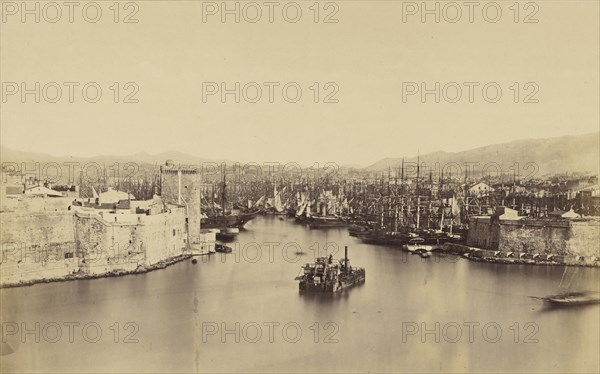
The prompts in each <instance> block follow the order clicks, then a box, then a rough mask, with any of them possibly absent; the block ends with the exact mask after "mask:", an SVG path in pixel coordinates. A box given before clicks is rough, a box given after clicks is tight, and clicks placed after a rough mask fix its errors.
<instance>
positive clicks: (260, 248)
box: [0, 217, 600, 373]
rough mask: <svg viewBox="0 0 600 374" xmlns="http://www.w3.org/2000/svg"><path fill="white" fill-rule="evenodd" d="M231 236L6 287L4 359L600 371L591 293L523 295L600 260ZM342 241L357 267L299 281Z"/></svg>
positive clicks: (588, 281)
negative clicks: (312, 289)
mask: <svg viewBox="0 0 600 374" xmlns="http://www.w3.org/2000/svg"><path fill="white" fill-rule="evenodd" d="M229 245H230V246H231V247H232V248H233V249H234V250H233V253H229V254H215V255H212V256H204V257H199V258H197V260H198V261H197V263H196V264H194V263H192V261H191V260H186V261H183V262H180V263H177V264H175V265H172V266H170V267H168V268H166V269H162V270H157V271H153V272H149V273H146V274H139V275H128V276H122V277H114V278H102V279H94V280H79V281H69V282H59V283H48V284H37V285H34V286H29V287H21V288H10V289H3V290H0V292H1V306H0V307H1V312H2V313H1V315H2V327H3V331H2V339H3V341H2V356H0V366H1V369H2V371H4V372H12V371H17V370H18V371H24V372H38V371H47V372H64V373H84V372H109V371H117V372H163V371H165V372H284V371H293V372H345V373H347V372H367V371H369V372H410V373H414V372H469V371H470V372H494V373H498V372H556V373H561V372H598V371H600V362H599V358H598V352H599V351H600V343H599V342H600V336H599V331H600V326H599V323H600V322H599V321H600V305H590V306H578V307H567V308H548V307H546V306H544V305H543V304H542V302H541V301H540V300H538V299H535V298H531V297H530V296H545V295H549V294H555V293H559V292H565V291H567V290H572V291H576V290H591V291H596V292H598V291H600V290H599V283H600V269H597V268H569V269H567V270H566V271H565V268H564V267H561V266H530V265H501V264H490V263H479V262H471V261H468V260H466V259H464V258H460V257H456V256H453V255H446V256H442V255H437V254H436V255H434V256H432V257H430V258H421V257H419V256H417V255H410V254H408V253H406V252H403V251H401V250H400V249H399V248H391V247H384V246H376V245H368V244H363V243H361V242H360V240H358V239H357V238H354V237H351V236H349V235H348V233H347V230H346V229H343V228H331V229H326V230H310V229H308V228H307V227H305V226H302V225H297V224H295V223H294V222H293V220H292V219H289V218H278V217H258V218H256V219H254V220H253V221H251V222H249V223H248V224H247V225H246V230H244V231H242V232H240V234H239V235H238V237H237V239H236V241H235V242H233V243H230V244H229ZM346 245H347V246H348V247H349V258H350V261H351V265H352V266H360V267H364V268H366V282H365V283H364V284H361V285H358V286H355V287H353V288H349V289H345V290H343V291H342V292H340V293H336V294H333V295H331V294H301V293H299V292H298V282H297V281H296V280H295V279H294V278H295V277H296V276H297V275H298V273H299V271H300V270H301V269H300V267H301V266H302V265H303V264H305V263H309V262H314V259H315V257H316V256H326V255H329V254H332V255H333V257H334V258H341V257H343V254H344V246H346Z"/></svg>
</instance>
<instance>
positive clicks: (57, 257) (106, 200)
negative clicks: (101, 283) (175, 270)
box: [0, 161, 215, 287]
mask: <svg viewBox="0 0 600 374" xmlns="http://www.w3.org/2000/svg"><path fill="white" fill-rule="evenodd" d="M160 172H161V175H160V181H161V195H160V196H159V195H154V197H153V198H152V199H151V200H146V201H137V200H135V197H133V196H131V195H130V194H128V193H126V192H122V191H114V190H109V191H107V192H105V193H101V194H99V196H98V197H97V198H95V199H82V198H74V197H73V196H61V194H55V193H54V192H52V190H51V189H48V188H45V187H40V186H37V187H35V186H34V187H31V188H29V189H28V188H18V185H15V183H13V185H10V181H8V182H9V183H3V185H2V186H1V187H2V188H1V189H0V190H1V192H0V193H1V195H0V200H1V208H0V238H1V240H2V249H1V254H0V286H2V287H5V286H18V285H25V284H31V283H36V282H44V281H53V280H64V279H78V278H93V277H101V276H111V275H120V274H127V273H136V272H145V271H148V270H152V269H154V268H160V267H165V266H167V265H168V264H171V263H174V262H176V261H179V260H182V259H185V258H188V257H189V256H192V255H199V254H207V253H210V252H211V251H213V250H214V242H215V234H214V233H213V232H211V231H206V230H204V231H202V230H201V228H200V214H201V209H200V204H199V202H200V185H201V174H200V173H199V172H197V171H196V170H194V169H190V168H184V167H178V166H175V165H174V164H173V163H172V162H170V161H168V162H167V163H166V164H165V165H163V166H161V168H160ZM3 181H7V179H6V178H3ZM31 191H35V192H31ZM92 200H93V201H92Z"/></svg>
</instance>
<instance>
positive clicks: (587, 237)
mask: <svg viewBox="0 0 600 374" xmlns="http://www.w3.org/2000/svg"><path fill="white" fill-rule="evenodd" d="M467 245H469V246H473V247H477V248H482V249H488V250H493V251H501V252H519V253H528V254H536V253H537V254H540V255H542V254H543V255H558V256H583V257H600V219H526V218H523V219H517V220H502V219H500V220H497V219H496V220H494V219H493V218H491V217H476V218H474V219H472V220H471V222H470V223H469V234H468V236H467Z"/></svg>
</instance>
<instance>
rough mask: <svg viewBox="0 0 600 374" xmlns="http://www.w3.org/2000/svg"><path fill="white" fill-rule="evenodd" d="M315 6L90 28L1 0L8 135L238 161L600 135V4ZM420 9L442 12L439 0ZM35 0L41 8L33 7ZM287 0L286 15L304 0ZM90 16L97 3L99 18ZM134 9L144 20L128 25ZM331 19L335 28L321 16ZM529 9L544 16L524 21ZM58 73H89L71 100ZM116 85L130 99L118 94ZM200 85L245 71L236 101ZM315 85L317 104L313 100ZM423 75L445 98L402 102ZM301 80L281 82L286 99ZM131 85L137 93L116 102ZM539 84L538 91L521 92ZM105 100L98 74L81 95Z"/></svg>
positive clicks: (142, 11)
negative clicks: (28, 12)
mask: <svg viewBox="0 0 600 374" xmlns="http://www.w3.org/2000/svg"><path fill="white" fill-rule="evenodd" d="M313 3H314V2H313V1H297V2H296V3H295V4H298V6H299V8H300V9H301V10H302V15H301V17H300V20H299V21H298V22H296V23H292V22H288V21H286V20H285V19H284V18H283V15H282V9H283V7H284V5H286V2H276V4H277V6H275V7H274V12H273V17H274V19H273V23H270V22H269V14H268V13H269V8H268V7H267V6H264V5H261V4H263V2H262V1H260V2H257V3H254V4H259V6H260V7H261V11H262V16H261V17H260V19H258V22H256V23H250V22H247V21H246V20H245V19H244V16H246V18H248V19H251V18H254V17H255V16H256V8H255V7H254V5H251V6H247V5H246V3H245V2H239V6H240V13H241V14H240V22H239V23H236V22H235V20H234V15H229V16H227V18H226V22H225V23H222V22H221V13H219V10H220V9H215V6H216V7H219V8H220V7H221V1H219V2H216V3H208V2H201V1H175V2H167V1H138V2H132V3H131V5H129V6H128V7H127V8H125V6H124V4H125V3H123V2H122V3H121V7H120V9H119V10H120V11H119V14H118V21H119V22H118V23H115V22H114V17H115V16H117V15H116V12H115V9H114V8H113V9H111V8H110V7H111V6H113V1H98V2H97V4H99V5H100V8H101V10H102V15H101V17H100V19H99V21H98V22H96V23H91V22H87V21H86V20H85V19H84V18H83V16H82V10H83V9H82V8H83V6H84V5H86V4H87V3H86V2H80V3H79V4H80V6H78V7H76V8H75V9H74V12H73V22H72V23H71V22H69V14H68V13H69V9H68V8H67V7H65V6H62V9H61V11H62V15H61V17H60V19H58V21H57V22H55V23H50V22H47V20H52V19H53V18H57V13H56V9H53V8H51V7H47V8H44V5H45V4H46V3H45V2H40V3H39V4H40V22H39V23H36V22H35V19H34V17H35V14H32V15H26V17H27V18H26V22H25V23H23V22H22V19H21V16H22V15H23V14H22V13H23V12H22V11H23V9H20V8H21V2H16V3H13V2H3V4H2V6H3V12H2V16H3V19H2V23H1V24H0V27H1V33H0V35H1V36H0V42H1V47H0V48H1V57H0V63H1V77H0V78H1V80H2V83H3V87H2V88H3V91H2V94H3V100H4V101H5V102H2V104H1V105H2V110H1V135H2V139H1V142H2V144H3V145H6V146H8V147H11V148H15V149H20V150H26V151H38V152H45V153H50V154H54V155H79V156H91V155H97V154H131V153H136V152H149V153H158V152H163V151H168V150H178V151H182V152H187V153H190V154H193V155H198V156H203V157H207V158H227V159H232V160H240V161H243V162H250V161H253V162H265V161H296V162H300V163H303V164H310V163H312V162H315V161H319V162H320V161H336V162H339V163H342V164H362V165H367V164H371V163H373V162H375V161H377V160H379V159H381V158H383V157H399V156H402V155H407V156H411V155H415V154H416V153H417V150H420V152H421V153H426V152H430V151H436V150H446V151H458V150H464V149H469V148H474V147H477V146H482V145H487V144H492V143H502V142H506V141H510V140H514V139H521V138H539V137H553V136H560V135H566V134H577V133H586V132H592V131H598V128H599V123H600V118H599V108H598V106H599V104H598V103H599V100H600V96H599V85H600V83H599V71H600V64H599V49H600V47H599V34H600V32H599V27H598V22H599V5H598V4H599V2H598V1H573V0H569V1H554V0H552V1H537V2H533V3H532V2H529V3H530V4H533V5H528V6H527V7H526V6H525V4H526V3H527V2H520V7H519V13H518V15H517V14H516V12H515V11H516V9H515V8H512V9H511V8H510V7H511V6H513V3H514V1H499V2H497V3H498V4H500V8H501V11H502V14H501V15H500V16H499V20H498V21H497V22H495V23H493V22H491V21H492V20H493V19H494V18H495V17H496V14H495V12H496V9H495V8H494V6H492V5H487V8H486V12H487V13H486V16H487V18H488V20H486V19H485V18H484V17H483V14H482V12H483V7H484V6H485V5H486V4H488V3H489V2H479V6H477V7H475V8H474V11H473V22H472V23H471V22H469V14H468V13H469V8H467V7H465V6H461V9H460V10H461V12H462V16H461V18H460V19H459V20H458V22H456V23H450V22H448V21H447V20H450V19H451V18H455V17H456V15H457V13H456V9H455V8H451V7H446V8H444V5H445V3H444V2H440V3H438V4H439V6H440V22H439V23H436V22H435V20H434V15H428V16H427V18H426V22H425V23H423V22H421V13H420V12H419V11H420V10H421V9H415V7H414V6H413V5H416V6H417V7H420V4H421V1H419V2H415V3H411V2H401V1H372V0H369V1H336V2H331V4H330V5H329V6H328V7H327V8H325V5H324V2H320V12H319V14H318V20H319V22H318V23H315V22H314V17H315V16H316V13H315V11H314V5H313ZM427 3H428V4H429V6H430V8H432V9H433V8H434V7H435V4H436V2H435V1H429V2H427ZM28 4H29V5H28V6H29V7H30V8H31V9H34V6H35V2H29V3H28ZM58 4H62V2H58ZM227 4H228V7H229V8H230V9H234V7H235V6H236V2H235V1H228V2H227ZM458 4H463V2H458ZM245 5H246V7H245V8H244V6H245ZM15 6H16V7H17V8H19V9H15ZM136 6H137V9H136ZM311 7H313V8H312V9H311ZM403 8H404V12H403ZM203 9H204V15H205V16H206V22H203ZM286 9H287V16H288V19H289V20H290V21H291V20H292V18H294V17H295V6H294V5H292V6H288V7H287V8H286ZM215 10H216V11H217V14H215V15H210V14H208V13H214V12H213V11H215ZM95 11H96V10H95V8H94V7H93V6H89V7H88V8H86V12H87V13H86V14H87V17H88V19H90V20H91V19H92V18H93V17H95ZM132 12H135V15H134V16H133V18H132V19H137V20H138V21H139V22H138V23H124V22H123V21H124V17H125V16H126V15H128V14H129V13H132ZM415 12H416V14H415V15H411V13H415ZM13 13H16V14H14V15H13ZM331 13H335V15H334V16H333V17H332V19H337V20H338V22H337V23H324V22H323V21H324V18H325V16H326V15H328V14H331ZM527 15H530V17H529V18H528V20H530V21H533V20H538V22H537V23H525V22H524V20H525V17H526V16H527ZM403 16H404V17H406V20H405V21H406V22H404V20H403ZM515 17H517V21H519V22H515ZM35 82H39V83H40V95H41V97H40V103H35V97H34V95H33V94H29V95H27V96H25V99H26V100H25V102H24V103H23V102H22V101H23V100H22V98H21V95H20V94H21V92H17V93H16V94H15V95H11V94H10V93H12V91H13V90H15V87H16V89H18V90H21V89H22V87H21V83H25V84H26V86H27V88H28V89H34V87H35ZM49 82H56V85H58V86H61V87H62V88H61V90H62V96H61V98H60V99H59V100H58V102H56V103H51V102H47V101H52V100H53V99H54V97H55V96H56V85H53V84H50V85H48V83H49ZM65 82H76V83H78V84H79V86H72V87H73V90H74V91H73V92H74V96H73V101H74V102H73V103H70V102H69V88H68V84H69V83H67V85H65ZM88 82H96V83H97V84H98V85H99V86H100V87H101V89H102V96H101V97H100V98H99V101H98V102H96V103H88V102H86V101H85V100H84V96H83V95H82V87H83V85H85V84H86V83H88ZM115 82H117V83H118V84H117V86H118V87H119V93H120V95H119V98H118V101H121V102H120V103H114V100H115V91H116V87H117V86H113V84H114V83H115ZM128 82H134V83H135V85H129V86H126V83H128ZM203 82H215V83H216V87H219V85H220V84H221V83H222V82H224V83H225V84H226V85H227V88H230V89H233V88H234V87H235V82H239V83H240V94H242V95H241V97H240V103H235V97H234V95H233V94H229V95H227V96H226V97H225V98H226V102H225V103H223V102H221V101H222V100H221V96H220V94H216V95H211V96H207V97H206V100H204V101H206V102H203ZM249 82H256V83H257V85H258V86H260V87H261V89H262V96H261V98H260V99H259V100H258V102H256V103H251V102H249V101H252V99H253V98H254V97H255V96H256V90H255V86H253V85H247V86H246V90H245V91H243V90H242V87H244V86H245V85H246V84H247V83H249ZM265 82H277V83H278V84H279V85H278V86H277V85H275V83H273V84H272V85H271V87H272V88H273V91H274V95H273V101H274V102H273V103H270V102H269V84H268V83H267V84H265ZM289 82H292V83H294V85H297V86H299V87H300V88H301V90H302V96H301V97H300V98H299V100H298V102H296V103H288V102H286V101H285V97H284V95H283V94H282V87H283V86H284V85H285V84H286V83H289ZM315 82H319V84H318V86H319V98H318V100H319V103H315V102H314V100H315V91H316V86H314V83H315ZM327 82H333V84H330V85H326V83H327ZM403 82H404V87H405V89H404V91H403ZM406 82H415V83H416V84H415V85H412V84H409V85H408V86H407V85H406ZM422 82H424V83H426V85H427V88H429V89H434V87H435V82H439V83H440V94H442V96H441V97H440V103H436V102H435V97H434V95H433V94H429V95H427V96H426V97H425V99H426V100H425V101H426V102H424V103H423V102H421V101H422V100H421V97H420V94H419V93H417V94H416V95H411V96H407V97H406V98H405V100H403V92H404V93H406V89H408V88H413V89H414V87H418V88H419V89H420V87H419V86H420V84H421V83H422ZM449 82H456V85H458V86H460V87H461V90H462V96H461V98H460V99H458V102H456V103H451V102H449V101H452V100H453V98H454V97H455V96H456V85H452V84H451V85H447V83H449ZM465 82H476V83H477V84H479V85H478V86H477V85H474V84H473V85H472V87H473V90H474V91H473V93H474V96H473V101H474V102H473V103H470V102H469V88H468V87H469V86H468V85H465ZM489 82H495V84H493V85H490V86H489V87H488V88H489V89H488V96H487V97H488V98H490V99H493V98H494V96H495V87H497V86H499V87H500V88H501V89H502V96H501V97H500V98H499V100H498V102H496V103H488V102H486V100H485V98H484V96H483V94H482V86H484V85H485V84H486V83H489ZM514 82H518V85H517V86H518V87H519V90H518V91H519V97H518V99H517V100H518V101H519V102H518V103H515V102H514V100H515V92H516V91H517V89H516V87H517V86H513V84H514ZM528 82H532V83H531V84H529V85H527V83H528ZM496 84H497V86H496ZM294 85H288V91H287V92H288V96H286V97H287V98H288V99H290V100H291V99H293V98H294V96H295V88H294ZM445 85H446V90H443V87H444V86H445ZM44 86H46V90H45V91H44V89H43V87H44ZM111 86H112V87H113V88H112V89H111V88H110V87H111ZM204 86H206V85H204ZM409 86H410V87H409ZM135 87H137V88H139V91H138V92H137V93H136V94H135V95H134V98H135V99H137V100H138V101H139V102H138V103H123V102H122V101H123V100H124V99H125V96H126V95H127V94H128V93H131V92H133V90H134V89H135ZM311 87H312V88H311ZM511 87H512V88H511ZM205 88H206V87H205ZM210 88H214V86H212V85H211V86H210ZM219 89H220V88H219ZM336 89H337V93H335V95H333V98H334V99H337V100H338V101H339V102H338V103H324V102H323V101H324V100H325V97H326V96H327V95H328V94H330V93H332V92H333V91H334V90H336ZM242 91H243V92H242ZM534 91H537V92H535V93H534ZM244 93H245V94H246V96H245V97H244V96H243V94H244ZM444 93H445V94H446V95H445V96H443V94H444ZM533 93H534V94H533ZM528 94H533V96H530V97H529V99H537V100H538V101H539V102H538V103H524V102H523V101H525V100H526V97H527V95H528ZM94 95H95V93H94V88H93V87H91V86H90V88H89V90H88V96H87V98H89V99H93V98H94ZM403 101H405V102H403Z"/></svg>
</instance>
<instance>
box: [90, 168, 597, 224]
mask: <svg viewBox="0 0 600 374" xmlns="http://www.w3.org/2000/svg"><path fill="white" fill-rule="evenodd" d="M223 171H224V172H223ZM295 171H296V172H287V173H285V172H274V171H273V170H259V171H258V172H257V171H256V170H255V171H254V172H253V173H250V172H246V173H244V172H239V170H238V171H236V170H235V168H234V169H231V170H226V169H222V170H219V172H215V171H214V170H213V171H212V172H211V173H200V174H199V177H200V178H202V186H203V187H202V188H203V191H202V199H203V211H204V212H205V213H207V214H217V213H218V212H221V211H222V210H223V208H225V209H224V210H227V211H229V210H231V209H241V210H257V209H260V210H264V211H265V212H275V213H283V212H286V213H288V214H290V215H292V214H312V215H328V216H339V217H347V218H355V219H360V220H365V221H370V222H372V223H373V224H374V225H376V226H378V227H379V228H381V229H383V230H390V231H395V230H397V228H398V227H407V226H412V227H431V228H443V227H448V226H451V225H455V226H460V225H463V224H465V223H467V222H468V218H469V216H472V215H482V214H490V213H491V212H492V209H493V207H495V206H500V205H502V206H508V207H511V208H513V209H516V210H518V211H519V212H520V214H522V215H530V216H544V215H546V214H547V213H548V212H552V211H554V210H569V209H574V210H575V211H576V212H579V213H583V214H585V215H594V214H596V215H597V214H598V212H597V210H598V207H597V206H594V205H593V204H592V205H590V204H586V202H585V201H583V200H582V199H581V198H580V197H577V196H568V195H567V194H561V193H556V194H545V195H543V196H540V194H539V193H534V192H533V191H531V190H529V189H528V188H525V187H523V182H524V181H522V180H520V176H518V175H515V174H513V175H506V174H503V175H500V176H494V177H491V176H483V175H474V174H473V175H469V174H468V173H464V174H463V175H458V173H455V174H452V173H446V175H444V173H434V172H433V171H432V170H427V169H426V168H425V167H419V166H417V167H416V170H415V169H414V168H413V169H412V170H409V169H408V168H405V167H404V166H402V167H399V168H397V169H395V170H392V169H389V170H387V171H386V172H380V173H365V172H362V173H361V172H358V171H355V170H343V171H342V170H337V169H329V170H323V169H322V170H319V171H316V172H315V171H314V170H311V169H298V170H295ZM86 182H87V183H86ZM80 183H81V187H80V194H81V196H82V197H91V195H92V192H91V188H92V187H94V188H95V189H96V191H98V192H102V191H106V190H107V188H108V187H113V188H115V189H118V190H120V191H128V192H130V193H131V194H132V195H133V196H135V197H136V198H137V199H138V200H140V199H143V200H146V199H151V198H152V196H153V195H154V194H160V175H159V172H158V171H157V168H152V167H148V168H147V169H146V170H144V173H141V176H140V175H136V176H135V177H124V176H121V177H119V178H115V177H114V176H112V175H110V174H109V173H106V172H105V173H104V174H103V175H102V176H100V177H99V178H97V179H96V180H95V181H93V183H90V181H86V178H81V179H80ZM477 183H483V184H485V185H486V186H488V187H492V186H493V188H490V189H489V190H484V191H478V190H475V191H474V190H472V189H471V187H472V186H473V185H474V184H477Z"/></svg>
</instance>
